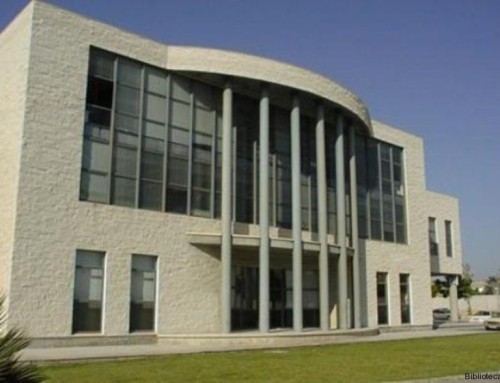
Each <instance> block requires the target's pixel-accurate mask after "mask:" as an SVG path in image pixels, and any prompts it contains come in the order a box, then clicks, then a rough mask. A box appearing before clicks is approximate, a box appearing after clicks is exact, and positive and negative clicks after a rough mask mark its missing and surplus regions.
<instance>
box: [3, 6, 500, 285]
mask: <svg viewBox="0 0 500 383" xmlns="http://www.w3.org/2000/svg"><path fill="white" fill-rule="evenodd" d="M51 2H52V3H53V4H57V5H60V6H62V7H64V8H67V9H70V10H73V11H76V12H78V13H82V14H84V15H87V16H89V17H91V18H95V19H98V20H101V21H103V22H106V23H109V24H112V25H115V26H118V27H122V28H124V29H127V30H129V31H131V32H134V33H137V34H140V35H143V36H147V37H150V38H152V39H155V40H158V41H161V42H164V43H167V44H169V43H170V44H189V45H199V46H208V47H215V48H221V49H231V50H236V51H241V52H246V53H251V54H257V55H262V56H266V57H270V58H275V59H278V60H282V61H286V62H290V63H293V64H295V65H298V66H302V67H305V68H307V69H310V70H313V71H316V72H319V73H321V74H324V75H326V76H328V77H330V78H332V79H333V80H335V81H337V82H339V83H340V84H342V85H344V86H346V87H347V88H349V89H351V90H352V91H354V92H355V93H356V94H357V95H359V96H360V97H361V98H362V99H363V100H364V102H365V103H366V104H367V105H368V107H369V109H370V112H371V115H372V117H373V118H375V119H378V120H382V121H384V122H387V123H389V124H391V125H394V126H397V127H400V128H403V129H405V130H408V131H409V132H412V133H414V134H416V135H419V136H421V137H422V138H424V140H425V148H426V169H427V187H428V188H429V189H431V190H434V191H438V192H443V193H449V194H452V195H454V196H456V197H458V198H459V199H460V205H461V220H462V245H463V252H464V259H465V262H467V263H469V264H470V265H471V267H472V271H473V273H474V275H475V277H476V279H484V278H485V277H486V276H488V275H492V274H494V273H496V272H498V270H499V268H500V203H499V200H500V21H499V20H500V19H499V15H500V1H498V0H475V1H469V0H467V1H466V0H440V1H435V0H418V1H417V0H415V1H400V0H394V1H392V0H372V1H366V0H364V1H361V0H335V1H331V0H329V1H328V0H317V1H292V0H289V1H283V0H277V1H269V0H267V1H262V0H253V1H248V0H244V1H240V0H217V1H209V0H205V1H201V0H198V1H189V0H182V1H179V0H169V1H164V0H148V1H138V0H135V1H132V0H130V1H127V0H106V1H99V0H86V1H81V0H52V1H51ZM26 4H27V0H4V1H1V2H0V29H3V27H4V26H5V25H6V24H7V23H8V22H9V21H10V20H11V19H12V18H13V17H14V16H15V15H16V14H17V12H18V11H19V10H20V9H22V8H23V7H24V6H25V5H26Z"/></svg>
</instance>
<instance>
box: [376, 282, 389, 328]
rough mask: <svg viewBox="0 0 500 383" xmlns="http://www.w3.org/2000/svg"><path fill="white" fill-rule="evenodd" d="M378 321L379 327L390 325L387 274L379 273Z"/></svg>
mask: <svg viewBox="0 0 500 383" xmlns="http://www.w3.org/2000/svg"><path fill="white" fill-rule="evenodd" d="M377 319H378V324H379V325H381V324H389V298H388V288H387V273H377Z"/></svg>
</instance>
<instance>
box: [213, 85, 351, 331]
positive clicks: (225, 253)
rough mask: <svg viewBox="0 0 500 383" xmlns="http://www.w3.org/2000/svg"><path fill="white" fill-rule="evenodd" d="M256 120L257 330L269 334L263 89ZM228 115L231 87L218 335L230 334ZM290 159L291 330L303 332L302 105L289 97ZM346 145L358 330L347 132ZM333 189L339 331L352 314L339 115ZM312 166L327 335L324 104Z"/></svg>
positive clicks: (227, 140)
mask: <svg viewBox="0 0 500 383" xmlns="http://www.w3.org/2000/svg"><path fill="white" fill-rule="evenodd" d="M259 110H260V118H259V148H260V150H259V174H260V176H259V226H260V246H259V330H260V331H261V332H264V333H265V332H268V331H269V322H270V321H269V256H270V239H269V111H270V103H269V92H268V90H267V88H263V89H262V93H261V98H260V106H259ZM232 111H233V92H232V87H231V84H226V86H225V88H224V91H223V106H222V205H221V219H222V245H221V263H222V294H221V306H222V310H221V313H222V331H223V332H224V333H229V332H230V331H231V216H232V215H231V200H232V195H231V194H232V189H231V158H232V155H231V141H232V137H231V135H232V125H233V121H232V120H233V119H232ZM290 131H291V160H292V164H291V165H292V169H291V170H292V181H291V187H292V238H293V251H292V265H293V266H292V267H293V329H294V330H295V331H301V330H302V327H303V326H302V225H301V198H300V193H301V192H300V190H301V185H300V174H301V165H300V161H301V155H300V100H299V97H298V95H296V94H295V95H294V96H293V101H292V110H291V123H290ZM349 134H350V137H349V138H350V139H349V142H350V145H349V173H350V189H351V193H350V194H351V198H350V204H351V206H350V208H351V222H352V238H353V240H352V244H351V246H352V247H353V248H354V257H353V287H354V288H353V298H354V323H353V324H354V327H360V322H361V321H360V317H361V313H360V310H361V307H360V285H359V283H360V276H359V259H358V233H357V213H356V212H357V205H356V204H357V199H356V195H357V193H356V190H357V185H356V156H355V134H354V129H350V132H349ZM335 159H336V185H337V200H336V204H337V230H338V245H339V247H340V255H339V261H338V275H337V282H338V302H337V304H338V313H339V317H338V318H339V322H338V327H339V328H340V329H346V328H347V327H348V325H349V324H348V315H349V314H348V312H349V310H350V307H349V303H348V299H347V269H348V268H347V243H346V220H345V211H346V198H345V174H344V161H345V159H344V118H343V117H342V116H341V115H339V116H338V117H337V124H336V141H335ZM316 166H317V185H318V187H317V189H318V234H319V242H320V253H319V257H318V267H319V294H320V297H319V302H320V328H321V330H323V331H327V330H329V328H330V324H329V322H330V321H329V316H330V307H329V306H330V305H329V273H328V270H329V267H328V263H329V256H328V242H327V231H328V228H327V185H326V153H325V110H324V106H323V105H322V104H319V105H318V107H317V116H316Z"/></svg>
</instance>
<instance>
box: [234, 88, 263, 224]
mask: <svg viewBox="0 0 500 383" xmlns="http://www.w3.org/2000/svg"><path fill="white" fill-rule="evenodd" d="M233 118H234V122H235V125H236V130H235V137H233V139H234V140H235V142H236V148H235V149H236V150H235V155H236V169H235V170H236V180H235V182H236V196H235V198H236V201H235V202H236V221H238V222H248V223H253V222H256V220H257V202H258V201H257V188H258V182H257V169H258V156H257V144H258V139H259V105H258V103H257V102H256V101H255V100H253V99H250V98H248V97H243V96H239V95H237V96H236V97H235V98H234V114H233Z"/></svg>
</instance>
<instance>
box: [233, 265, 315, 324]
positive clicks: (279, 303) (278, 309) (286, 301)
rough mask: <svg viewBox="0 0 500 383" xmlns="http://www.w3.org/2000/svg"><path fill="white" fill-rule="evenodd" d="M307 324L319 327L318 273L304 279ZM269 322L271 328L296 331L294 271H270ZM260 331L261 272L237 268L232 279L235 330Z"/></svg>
mask: <svg viewBox="0 0 500 383" xmlns="http://www.w3.org/2000/svg"><path fill="white" fill-rule="evenodd" d="M303 299H304V302H303V304H304V307H303V324H304V327H318V326H319V294H318V271H317V270H305V271H304V275H303ZM269 320H270V323H269V325H270V327H271V328H291V327H293V273H292V270H291V269H284V268H272V269H270V270H269ZM258 327H259V269H258V267H251V266H234V267H233V268H232V275H231V329H232V330H233V331H238V330H256V329H258Z"/></svg>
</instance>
